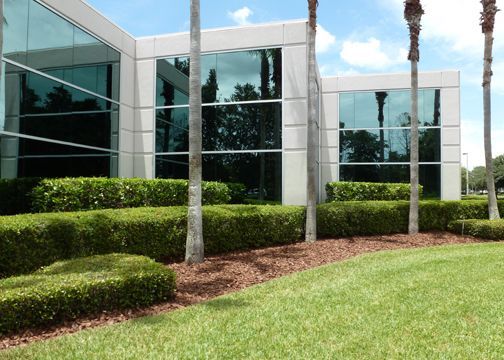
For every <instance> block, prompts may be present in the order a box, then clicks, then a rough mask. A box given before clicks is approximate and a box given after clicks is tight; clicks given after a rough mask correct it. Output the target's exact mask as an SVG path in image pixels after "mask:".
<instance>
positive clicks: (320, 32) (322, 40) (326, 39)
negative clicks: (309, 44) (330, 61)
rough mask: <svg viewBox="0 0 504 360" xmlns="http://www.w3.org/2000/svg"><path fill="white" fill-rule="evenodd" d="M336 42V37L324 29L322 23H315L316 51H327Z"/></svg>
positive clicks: (320, 52)
mask: <svg viewBox="0 0 504 360" xmlns="http://www.w3.org/2000/svg"><path fill="white" fill-rule="evenodd" d="M334 44H336V37H335V36H334V35H333V34H331V33H330V32H329V31H327V30H326V29H324V28H323V27H322V25H320V24H318V25H317V41H316V48H317V53H319V54H322V53H325V52H327V51H329V50H330V49H331V48H332V47H333V46H334Z"/></svg>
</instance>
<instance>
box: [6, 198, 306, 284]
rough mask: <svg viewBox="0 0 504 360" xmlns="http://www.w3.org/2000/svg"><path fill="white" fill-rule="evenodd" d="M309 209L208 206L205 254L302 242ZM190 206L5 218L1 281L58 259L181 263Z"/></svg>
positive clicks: (204, 215) (205, 228)
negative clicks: (115, 256) (121, 257)
mask: <svg viewBox="0 0 504 360" xmlns="http://www.w3.org/2000/svg"><path fill="white" fill-rule="evenodd" d="M303 228H304V209H303V208H302V207H289V206H284V207H280V206H247V205H226V206H207V207H204V208H203V232H204V237H205V251H206V253H208V254H215V253H220V252H225V251H231V250H238V249H249V248H256V247H261V246H266V245H277V244H286V243H290V242H295V241H297V240H299V239H301V238H302V236H303ZM186 234H187V208H186V207H166V208H133V209H120V210H96V211H86V212H67V213H48V214H29V215H28V214H27V215H18V216H6V217H0V277H5V276H10V275H14V274H20V273H26V272H30V271H34V270H36V269H38V268H39V267H41V266H46V265H48V264H51V263H53V262H54V261H57V260H62V259H71V258H75V257H81V256H90V255H97V254H108V253H128V254H137V255H145V256H148V257H151V258H154V259H159V260H161V259H166V258H169V259H179V258H183V256H184V253H185V242H186Z"/></svg>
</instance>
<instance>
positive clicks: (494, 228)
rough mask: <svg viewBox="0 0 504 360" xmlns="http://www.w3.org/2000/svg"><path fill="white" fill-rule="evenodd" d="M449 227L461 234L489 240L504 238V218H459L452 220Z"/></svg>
mask: <svg viewBox="0 0 504 360" xmlns="http://www.w3.org/2000/svg"><path fill="white" fill-rule="evenodd" d="M448 229H449V230H450V231H452V232H454V233H456V234H461V235H471V236H474V237H478V238H482V239H488V240H504V220H478V219H472V220H458V221H453V222H451V223H450V225H449V227H448Z"/></svg>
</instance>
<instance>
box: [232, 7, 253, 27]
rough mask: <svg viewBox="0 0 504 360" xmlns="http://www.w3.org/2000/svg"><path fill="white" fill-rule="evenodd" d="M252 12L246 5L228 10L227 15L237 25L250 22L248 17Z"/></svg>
mask: <svg viewBox="0 0 504 360" xmlns="http://www.w3.org/2000/svg"><path fill="white" fill-rule="evenodd" d="M253 14H254V12H253V11H252V10H250V8H248V7H247V6H244V7H242V8H241V9H238V10H236V11H228V16H229V17H230V18H231V20H233V21H234V22H235V23H237V24H238V25H247V24H250V21H249V17H250V16H252V15H253Z"/></svg>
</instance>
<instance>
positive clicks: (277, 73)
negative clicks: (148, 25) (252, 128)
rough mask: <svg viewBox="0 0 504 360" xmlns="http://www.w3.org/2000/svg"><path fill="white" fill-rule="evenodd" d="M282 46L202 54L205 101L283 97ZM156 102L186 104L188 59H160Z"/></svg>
mask: <svg viewBox="0 0 504 360" xmlns="http://www.w3.org/2000/svg"><path fill="white" fill-rule="evenodd" d="M281 84H282V51H281V49H264V50H250V51H240V52H232V53H221V54H209V55H203V56H202V57H201V85H202V97H203V103H205V104H211V103H215V102H238V101H254V100H259V99H262V100H269V99H281V97H282V88H281V86H282V85H281ZM156 92H157V96H156V105H157V106H158V107H160V106H172V105H187V104H188V94H189V59H188V58H187V57H181V58H171V59H162V60H158V61H157V90H156Z"/></svg>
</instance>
